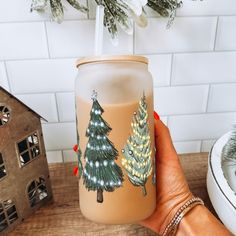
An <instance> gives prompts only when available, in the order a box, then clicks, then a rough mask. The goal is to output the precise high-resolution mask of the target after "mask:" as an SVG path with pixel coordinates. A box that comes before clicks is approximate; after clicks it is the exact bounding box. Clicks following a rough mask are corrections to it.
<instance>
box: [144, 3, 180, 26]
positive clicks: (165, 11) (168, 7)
mask: <svg viewBox="0 0 236 236" xmlns="http://www.w3.org/2000/svg"><path fill="white" fill-rule="evenodd" d="M147 5H148V6H149V7H150V8H152V9H153V10H154V11H156V12H157V13H158V14H160V15H161V16H163V17H169V21H168V23H167V28H169V27H170V26H171V24H172V23H173V21H174V18H175V13H176V10H177V9H178V8H180V7H181V6H182V1H180V0H148V3H147Z"/></svg>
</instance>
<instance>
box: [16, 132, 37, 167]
mask: <svg viewBox="0 0 236 236" xmlns="http://www.w3.org/2000/svg"><path fill="white" fill-rule="evenodd" d="M17 147H18V152H19V159H20V165H21V166H24V165H25V164H27V163H28V162H30V161H32V160H33V159H35V158H36V157H38V156H39V155H40V146H39V138H38V133H37V132H34V133H33V134H31V135H30V136H28V137H27V138H25V139H23V140H22V141H20V142H18V143H17Z"/></svg>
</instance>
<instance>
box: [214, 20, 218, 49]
mask: <svg viewBox="0 0 236 236" xmlns="http://www.w3.org/2000/svg"><path fill="white" fill-rule="evenodd" d="M218 28H219V16H218V17H217V20H216V29H215V39H214V45H213V51H216V41H217V35H218Z"/></svg>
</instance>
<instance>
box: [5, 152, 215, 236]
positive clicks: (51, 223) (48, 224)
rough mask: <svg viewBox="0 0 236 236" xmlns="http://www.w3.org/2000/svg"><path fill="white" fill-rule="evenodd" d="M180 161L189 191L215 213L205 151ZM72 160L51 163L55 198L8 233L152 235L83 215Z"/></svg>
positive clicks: (138, 228)
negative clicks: (207, 178)
mask: <svg viewBox="0 0 236 236" xmlns="http://www.w3.org/2000/svg"><path fill="white" fill-rule="evenodd" d="M180 160H181V164H182V166H183V169H184V172H185V175H186V177H187V180H188V183H189V185H190V188H191V190H192V192H193V193H194V194H195V195H196V196H199V197H201V198H202V199H203V200H204V202H205V204H206V206H207V207H208V208H209V209H210V210H211V211H212V212H213V213H214V214H215V212H214V211H213V208H212V205H211V203H210V200H209V198H208V194H207V190H206V173H207V154H206V153H199V154H187V155H180ZM74 166H75V164H74V163H66V164H51V165H50V166H49V168H50V176H51V181H52V188H53V194H54V202H53V203H51V204H49V205H48V206H44V207H42V208H41V209H39V210H38V211H37V212H36V214H35V215H33V216H32V217H30V218H29V219H26V220H25V221H24V222H23V223H22V224H21V225H19V226H18V227H17V228H16V229H15V230H14V231H12V232H11V233H10V234H9V235H10V236H19V235H26V236H39V235H40V236H41V235H43V236H46V235H50V236H54V235H55V236H61V235H69V236H74V235H75V236H76V235H78V236H94V235H96V236H111V235H115V236H154V235H157V234H155V233H153V232H152V231H150V230H148V229H146V228H144V227H142V226H140V225H138V224H136V225H135V224H133V225H103V224H96V223H93V222H91V221H88V220H87V219H85V218H84V217H83V216H82V215H81V212H80V209H79V198H78V184H77V178H76V177H74V176H73V174H72V170H73V167H74Z"/></svg>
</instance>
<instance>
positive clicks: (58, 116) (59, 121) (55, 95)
mask: <svg viewBox="0 0 236 236" xmlns="http://www.w3.org/2000/svg"><path fill="white" fill-rule="evenodd" d="M54 98H55V103H56V109H57V120H58V123H61V119H60V114H59V105H58V101H57V93H54Z"/></svg>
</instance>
